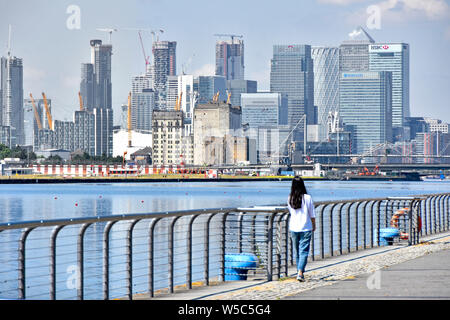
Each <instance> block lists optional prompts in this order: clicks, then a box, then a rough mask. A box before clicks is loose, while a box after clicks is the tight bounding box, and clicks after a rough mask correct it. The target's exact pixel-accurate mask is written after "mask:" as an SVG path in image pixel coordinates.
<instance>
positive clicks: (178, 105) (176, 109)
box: [175, 91, 183, 111]
mask: <svg viewBox="0 0 450 320" xmlns="http://www.w3.org/2000/svg"><path fill="white" fill-rule="evenodd" d="M182 97H183V91H181V92H180V96H179V97H177V99H176V101H175V111H180V107H181V98H182Z"/></svg>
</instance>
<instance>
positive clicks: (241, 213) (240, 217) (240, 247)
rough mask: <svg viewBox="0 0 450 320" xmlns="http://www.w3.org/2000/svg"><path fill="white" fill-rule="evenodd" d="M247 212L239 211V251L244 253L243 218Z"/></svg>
mask: <svg viewBox="0 0 450 320" xmlns="http://www.w3.org/2000/svg"><path fill="white" fill-rule="evenodd" d="M244 214H245V212H239V215H238V235H237V239H238V245H237V247H238V253H242V220H243V219H244Z"/></svg>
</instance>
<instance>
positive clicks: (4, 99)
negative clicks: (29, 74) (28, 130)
mask: <svg viewBox="0 0 450 320" xmlns="http://www.w3.org/2000/svg"><path fill="white" fill-rule="evenodd" d="M23 117H24V113H23V62H22V59H21V58H17V57H14V56H11V55H10V53H9V52H8V56H7V57H6V58H5V57H2V58H1V59H0V125H2V126H8V127H10V144H9V145H8V147H14V146H16V145H23V143H24V128H23V124H24V122H23V120H24V118H23Z"/></svg>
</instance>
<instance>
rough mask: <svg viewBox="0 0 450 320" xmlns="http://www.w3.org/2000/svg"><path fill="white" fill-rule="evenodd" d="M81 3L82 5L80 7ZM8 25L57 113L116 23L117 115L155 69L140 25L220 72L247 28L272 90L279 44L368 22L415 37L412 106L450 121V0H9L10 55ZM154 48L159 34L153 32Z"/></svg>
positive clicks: (378, 34)
mask: <svg viewBox="0 0 450 320" xmlns="http://www.w3.org/2000/svg"><path fill="white" fill-rule="evenodd" d="M74 8H75V10H73V9H74ZM8 25H11V26H12V33H11V51H12V54H13V55H15V56H17V57H20V58H22V59H23V64H24V96H25V97H28V96H29V93H33V96H34V97H35V98H36V97H38V96H40V95H41V93H42V92H45V93H46V95H47V97H48V98H50V99H52V109H53V110H52V113H53V118H54V119H59V120H72V117H73V111H75V110H78V108H79V102H78V91H79V86H80V73H81V71H80V67H81V63H86V62H89V61H90V47H89V41H90V40H91V39H101V40H103V41H105V42H108V34H107V33H105V32H101V31H98V30H96V29H98V28H116V29H117V30H118V31H117V32H114V33H113V34H112V45H113V61H112V64H113V67H112V85H113V108H114V112H115V116H114V118H115V123H116V124H118V123H119V121H120V106H121V104H123V103H126V101H127V96H128V92H129V91H130V89H131V78H132V77H133V76H135V75H138V74H141V73H143V72H144V70H145V61H144V54H143V52H142V48H141V46H140V42H139V37H138V33H137V31H133V30H125V29H127V28H142V29H162V30H163V31H164V32H163V33H161V34H160V40H169V41H177V72H178V73H181V71H182V66H184V70H185V72H186V74H194V75H199V74H202V75H212V74H213V73H214V64H215V41H216V40H217V39H218V38H217V37H215V36H214V34H217V33H223V34H238V35H243V39H244V43H245V78H246V79H248V80H257V81H258V90H269V85H270V81H269V79H270V59H271V58H272V48H273V45H275V44H309V45H313V46H339V44H340V43H342V41H344V40H348V39H349V34H350V33H351V32H352V31H353V30H355V29H356V28H357V27H358V26H362V27H363V28H365V29H366V30H367V31H368V33H369V34H370V35H371V36H372V38H374V39H375V40H376V42H379V43H381V42H405V43H409V44H410V50H411V53H410V108H411V115H412V116H425V117H432V118H438V119H441V120H443V121H445V122H449V123H450V112H449V110H450V109H449V107H450V102H449V101H450V59H449V58H448V57H449V52H450V0H276V1H275V0H258V1H255V0H222V1H217V0H190V1H182V0H127V1H125V0H123V1H122V0H121V1H118V0H115V1H106V0H70V1H66V0H58V1H56V0H33V1H31V0H28V1H25V0H14V1H11V0H0V55H3V56H5V55H6V52H7V46H8V45H7V43H8ZM143 41H144V47H145V51H146V55H147V56H148V55H151V42H152V38H151V34H150V33H148V32H144V33H143Z"/></svg>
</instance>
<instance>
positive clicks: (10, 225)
mask: <svg viewBox="0 0 450 320" xmlns="http://www.w3.org/2000/svg"><path fill="white" fill-rule="evenodd" d="M445 194H449V193H446V192H443V193H433V194H428V195H427V194H424V195H414V196H404V197H402V196H400V197H382V198H363V199H359V198H358V199H344V200H327V201H315V202H314V205H315V206H316V207H317V206H320V205H328V204H339V203H348V202H366V201H387V200H411V201H412V200H423V197H427V196H438V195H445ZM255 207H256V208H254V209H253V210H252V207H249V208H241V207H237V208H235V207H226V208H206V209H190V210H176V211H160V212H150V213H130V214H121V215H107V216H96V217H88V218H84V217H83V218H65V219H49V220H31V221H19V222H4V223H0V232H1V231H3V230H11V229H24V228H37V227H54V226H68V225H77V224H85V223H98V222H110V221H124V220H143V219H152V218H167V217H178V216H189V215H198V214H211V213H220V212H227V211H228V212H264V213H275V212H283V211H285V209H284V210H280V209H281V208H283V207H286V204H282V205H263V206H255ZM264 207H268V208H270V207H276V209H263V208H264Z"/></svg>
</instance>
